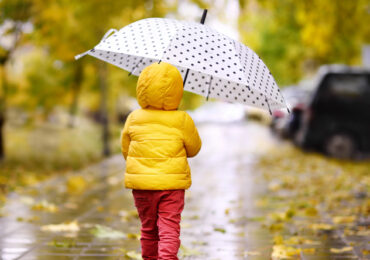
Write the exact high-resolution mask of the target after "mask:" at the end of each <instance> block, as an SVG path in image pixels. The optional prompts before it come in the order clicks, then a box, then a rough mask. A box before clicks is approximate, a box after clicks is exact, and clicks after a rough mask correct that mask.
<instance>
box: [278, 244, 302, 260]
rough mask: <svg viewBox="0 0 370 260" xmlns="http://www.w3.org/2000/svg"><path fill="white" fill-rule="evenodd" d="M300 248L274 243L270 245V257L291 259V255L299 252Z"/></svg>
mask: <svg viewBox="0 0 370 260" xmlns="http://www.w3.org/2000/svg"><path fill="white" fill-rule="evenodd" d="M300 252H301V249H299V248H294V247H290V246H286V245H274V246H273V247H272V253H271V258H272V260H277V259H291V258H292V256H295V255H298V254H300Z"/></svg>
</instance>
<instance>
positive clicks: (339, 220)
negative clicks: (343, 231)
mask: <svg viewBox="0 0 370 260" xmlns="http://www.w3.org/2000/svg"><path fill="white" fill-rule="evenodd" d="M355 220H356V216H336V217H334V218H333V222H334V223H335V224H348V223H353V222H354V221H355Z"/></svg>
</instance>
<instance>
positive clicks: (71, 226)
mask: <svg viewBox="0 0 370 260" xmlns="http://www.w3.org/2000/svg"><path fill="white" fill-rule="evenodd" d="M41 230H42V231H48V232H78V231H80V227H79V226H78V223H77V221H72V222H70V223H62V224H51V225H44V226H41Z"/></svg>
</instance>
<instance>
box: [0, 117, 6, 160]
mask: <svg viewBox="0 0 370 260" xmlns="http://www.w3.org/2000/svg"><path fill="white" fill-rule="evenodd" d="M4 125H5V115H4V114H3V111H0V161H1V160H3V159H4V158H5V143H4Z"/></svg>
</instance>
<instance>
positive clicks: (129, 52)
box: [76, 12, 286, 113]
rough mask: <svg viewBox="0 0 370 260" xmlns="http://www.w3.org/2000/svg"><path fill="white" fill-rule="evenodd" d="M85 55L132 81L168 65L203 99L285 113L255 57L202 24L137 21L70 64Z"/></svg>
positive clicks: (271, 81)
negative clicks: (115, 68)
mask: <svg viewBox="0 0 370 260" xmlns="http://www.w3.org/2000/svg"><path fill="white" fill-rule="evenodd" d="M205 14H206V12H205V13H204V15H203V18H202V20H203V21H204V19H205ZM112 32H114V33H113V34H112ZM111 34H112V35H111ZM86 54H88V55H91V56H93V57H96V58H98V59H100V60H103V61H106V62H109V63H111V64H113V65H116V66H118V67H120V68H122V69H124V70H127V71H129V72H130V73H131V74H134V75H137V76H138V75H140V73H141V71H142V70H143V69H144V68H145V67H146V66H148V65H150V64H151V63H153V62H159V61H164V62H168V63H170V64H172V65H174V66H176V67H177V68H178V69H179V71H180V72H181V74H182V76H183V78H184V83H185V82H186V84H185V90H187V91H190V92H194V93H196V94H200V95H202V96H205V97H207V99H208V98H209V97H210V98H217V99H221V100H224V101H227V102H238V103H243V104H246V105H251V106H254V107H259V108H262V109H265V110H267V111H270V113H271V111H273V110H276V109H283V108H286V105H285V102H284V99H283V97H282V95H281V94H280V90H279V88H278V86H277V84H276V82H275V80H274V78H273V76H272V75H271V73H270V71H269V70H268V68H267V67H266V65H265V64H264V63H263V61H262V60H261V59H260V58H259V56H258V55H257V54H256V53H254V52H253V51H252V50H251V49H250V48H248V47H247V46H245V45H244V44H242V43H240V42H238V41H235V40H233V39H231V38H229V37H227V36H225V35H223V34H221V33H219V32H217V31H215V30H213V29H211V28H210V27H208V26H206V25H204V24H199V23H194V22H186V21H178V20H174V19H166V18H148V19H143V20H139V21H137V22H134V23H132V24H129V25H128V26H125V27H123V28H122V29H120V30H119V31H117V30H115V29H111V30H109V31H108V32H107V33H106V34H105V35H104V37H103V39H102V40H101V42H100V43H99V44H98V45H96V46H95V47H94V48H93V49H91V50H89V51H87V52H85V53H82V54H80V55H77V56H76V59H79V58H81V57H82V56H84V55H86Z"/></svg>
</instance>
